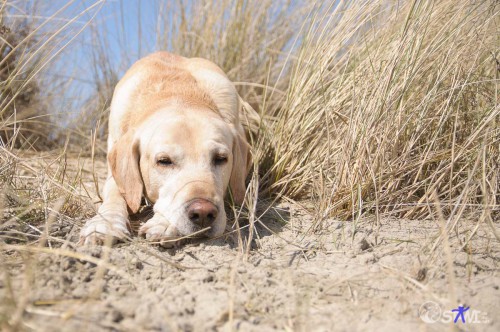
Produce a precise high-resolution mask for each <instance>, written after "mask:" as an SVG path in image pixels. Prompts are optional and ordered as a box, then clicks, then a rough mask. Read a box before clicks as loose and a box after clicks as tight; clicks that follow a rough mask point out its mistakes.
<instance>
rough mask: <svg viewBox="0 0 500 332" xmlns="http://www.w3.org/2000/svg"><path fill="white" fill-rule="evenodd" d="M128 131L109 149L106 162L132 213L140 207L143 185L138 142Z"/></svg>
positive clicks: (133, 132)
mask: <svg viewBox="0 0 500 332" xmlns="http://www.w3.org/2000/svg"><path fill="white" fill-rule="evenodd" d="M134 134H135V131H133V130H129V131H128V132H127V133H126V134H125V135H123V136H122V137H121V138H120V139H119V140H118V141H117V142H116V143H115V144H114V145H113V147H112V148H111V151H109V153H108V162H109V166H110V168H111V172H112V174H113V178H114V179H115V182H116V184H117V185H118V189H119V190H120V193H121V194H122V196H123V197H124V198H125V201H126V202H127V206H128V208H129V210H130V211H131V212H132V213H136V212H137V211H138V210H139V207H140V206H141V199H142V192H143V190H144V188H143V187H144V184H143V182H142V177H141V172H140V170H139V142H138V140H137V139H135V138H134Z"/></svg>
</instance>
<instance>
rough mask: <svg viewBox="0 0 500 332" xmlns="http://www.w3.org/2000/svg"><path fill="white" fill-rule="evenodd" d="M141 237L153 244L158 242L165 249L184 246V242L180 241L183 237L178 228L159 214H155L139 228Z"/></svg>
mask: <svg viewBox="0 0 500 332" xmlns="http://www.w3.org/2000/svg"><path fill="white" fill-rule="evenodd" d="M139 235H140V236H144V237H146V239H147V240H149V241H151V242H157V243H158V244H160V245H161V246H162V247H165V248H173V247H178V246H180V245H181V244H182V240H179V239H178V238H179V237H180V236H181V235H180V234H179V232H178V231H177V228H175V226H173V225H171V224H170V223H169V222H168V221H167V220H166V219H165V218H163V217H162V216H160V215H158V214H155V215H154V216H153V218H151V219H149V220H148V221H147V222H146V223H145V224H144V225H142V226H141V228H139Z"/></svg>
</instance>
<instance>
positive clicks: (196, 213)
mask: <svg viewBox="0 0 500 332" xmlns="http://www.w3.org/2000/svg"><path fill="white" fill-rule="evenodd" d="M217 213H218V210H217V207H216V206H215V205H214V204H213V203H212V202H209V201H207V200H206V199H201V198H199V199H195V200H193V201H192V202H191V203H190V204H189V205H188V207H187V214H188V218H189V220H191V221H192V222H193V223H195V224H196V225H198V226H201V227H207V226H210V225H212V223H213V222H214V221H215V219H216V218H217Z"/></svg>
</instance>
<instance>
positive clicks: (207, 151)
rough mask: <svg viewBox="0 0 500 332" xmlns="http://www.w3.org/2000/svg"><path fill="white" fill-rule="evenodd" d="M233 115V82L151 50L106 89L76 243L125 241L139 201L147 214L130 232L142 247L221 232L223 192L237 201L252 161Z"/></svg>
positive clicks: (236, 106) (236, 100)
mask: <svg viewBox="0 0 500 332" xmlns="http://www.w3.org/2000/svg"><path fill="white" fill-rule="evenodd" d="M241 108H242V101H241V99H240V97H239V96H238V93H237V92H236V90H235V88H234V86H233V84H232V82H231V81H230V80H229V79H228V78H227V77H226V75H225V74H224V72H223V71H222V70H221V69H220V68H219V67H218V66H217V65H215V64H214V63H212V62H210V61H208V60H204V59H199V58H192V59H188V58H184V57H181V56H177V55H174V54H170V53H167V52H158V53H154V54H152V55H149V56H147V57H145V58H143V59H141V60H139V61H138V62H136V63H135V64H134V65H133V66H132V67H131V68H130V69H129V70H128V71H127V73H126V74H125V76H124V77H123V78H122V80H121V81H120V82H119V83H118V85H117V86H116V88H115V91H114V95H113V100H112V103H111V113H110V117H109V138H108V178H107V180H106V184H105V186H104V193H103V203H102V205H101V207H100V208H99V210H98V214H97V215H96V216H95V217H94V218H92V219H90V220H88V221H87V222H86V224H85V226H84V227H83V229H82V230H81V233H80V243H82V244H100V243H102V242H103V240H104V239H105V238H106V236H112V237H113V239H115V240H116V239H121V238H124V237H126V236H129V235H130V227H129V213H136V212H137V211H138V209H139V207H140V204H141V200H142V198H143V197H146V198H147V199H148V200H149V201H150V202H152V203H154V206H153V211H154V216H153V217H152V218H151V219H150V220H149V221H147V222H146V223H145V224H144V225H143V226H142V227H141V228H140V230H139V234H140V235H143V236H145V237H146V238H147V239H149V240H151V241H165V240H171V239H173V238H176V237H179V236H183V235H189V234H192V233H195V232H199V231H201V230H204V229H206V231H205V232H204V233H203V234H204V235H205V236H207V237H216V236H219V235H221V234H222V233H223V232H224V229H225V226H226V214H225V212H224V195H225V193H226V191H227V189H228V187H229V188H230V190H231V194H232V197H233V199H234V201H235V202H236V203H240V204H241V203H242V201H243V199H244V196H245V178H246V176H247V174H248V170H249V167H250V164H251V156H250V151H249V145H248V142H247V140H246V135H245V131H244V129H243V127H242V125H241V124H240V119H239V117H240V111H241Z"/></svg>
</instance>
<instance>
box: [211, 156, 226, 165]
mask: <svg viewBox="0 0 500 332" xmlns="http://www.w3.org/2000/svg"><path fill="white" fill-rule="evenodd" d="M225 163H227V157H226V156H221V155H218V156H215V157H214V165H216V166H219V165H224V164H225Z"/></svg>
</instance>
